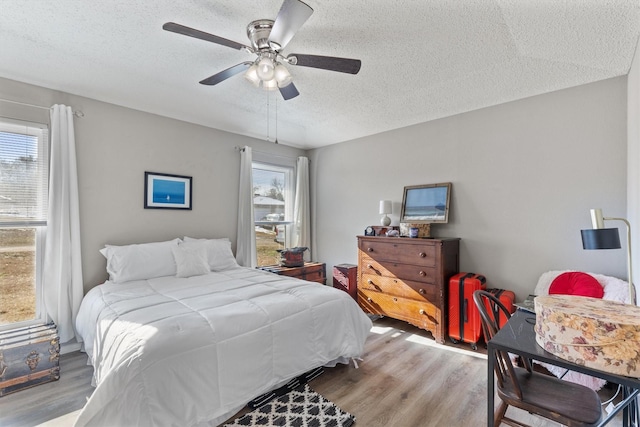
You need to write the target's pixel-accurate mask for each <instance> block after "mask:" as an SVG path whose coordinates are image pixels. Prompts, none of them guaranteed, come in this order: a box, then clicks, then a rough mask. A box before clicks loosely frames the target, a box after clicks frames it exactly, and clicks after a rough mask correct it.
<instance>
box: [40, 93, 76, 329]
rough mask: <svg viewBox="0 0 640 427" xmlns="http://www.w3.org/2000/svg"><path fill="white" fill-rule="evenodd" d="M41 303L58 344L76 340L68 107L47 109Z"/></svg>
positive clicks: (73, 148)
mask: <svg viewBox="0 0 640 427" xmlns="http://www.w3.org/2000/svg"><path fill="white" fill-rule="evenodd" d="M43 289H44V303H45V308H46V311H47V314H48V315H49V317H51V319H52V320H53V321H54V322H55V323H56V325H57V327H58V334H59V335H60V342H67V341H69V340H71V339H72V338H74V337H75V336H76V334H75V329H74V323H75V320H76V315H77V314H78V309H79V307H80V302H81V301H82V296H83V294H84V291H83V285H82V258H81V255H80V210H79V206H78V173H77V170H76V145H75V136H74V132H73V111H72V110H71V107H67V106H64V105H54V106H53V107H52V108H51V156H50V168H49V214H48V218H47V236H46V244H45V252H44V270H43Z"/></svg>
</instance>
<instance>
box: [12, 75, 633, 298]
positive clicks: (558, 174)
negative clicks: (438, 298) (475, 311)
mask: <svg viewBox="0 0 640 427" xmlns="http://www.w3.org/2000/svg"><path fill="white" fill-rule="evenodd" d="M626 82H627V79H626V77H621V78H616V79H611V80H607V81H603V82H598V83H594V84H590V85H585V86H580V87H577V88H572V89H567V90H563V91H558V92H554V93H550V94H546V95H540V96H537V97H532V98H528V99H524V100H520V101H516V102H511V103H507V104H503V105H499V106H495V107H491V108H486V109H482V110H478V111H473V112H470V113H466V114H461V115H458V116H454V117H449V118H445V119H441V120H436V121H433V122H429V123H424V124H420V125H415V126H411V127H407V128H403V129H398V130H395V131H391V132H386V133H382V134H378V135H373V136H370V137H366V138H362V139H358V140H354V141H350V142H346V143H342V144H336V145H332V146H328V147H324V148H322V149H317V150H312V151H311V152H310V153H309V154H310V158H311V177H312V180H311V181H312V212H313V215H312V221H313V226H314V231H315V232H314V233H313V234H314V239H315V241H316V242H315V243H316V247H315V251H314V255H313V257H314V259H315V260H320V261H323V262H326V263H327V267H328V272H329V273H330V272H331V267H332V266H333V265H336V264H340V263H345V262H351V263H355V262H356V260H357V251H356V238H355V236H356V235H358V234H361V233H362V232H363V230H364V228H365V227H366V226H367V225H371V224H378V222H379V219H380V216H379V215H378V203H379V201H380V200H382V199H389V200H392V201H393V210H394V211H393V214H392V219H393V223H394V224H397V223H398V217H399V211H400V202H401V200H402V190H403V187H404V186H405V185H414V184H427V183H435V182H443V181H451V182H452V183H453V194H452V201H451V203H452V204H451V216H450V223H449V224H447V225H444V224H438V225H434V227H433V234H434V235H436V236H456V237H460V238H461V239H462V241H461V251H462V254H461V268H462V269H463V270H468V271H476V272H480V273H484V274H485V275H487V277H488V278H489V281H490V285H492V286H498V287H505V288H510V289H513V290H515V291H516V292H517V294H518V297H519V298H522V297H523V296H524V295H526V294H527V293H529V292H531V291H532V290H533V287H534V286H535V283H536V280H537V278H538V276H539V275H540V274H541V273H543V272H544V271H547V270H551V269H578V270H586V271H593V272H599V273H604V274H612V275H615V276H618V277H622V278H625V276H626V260H625V256H624V251H615V250H614V251H583V250H582V249H581V243H580V232H579V230H580V229H581V228H588V227H589V226H590V222H589V209H590V208H592V207H600V208H602V209H603V210H604V213H605V215H607V216H625V214H626V188H627V187H626V179H627V178H626V177H627V170H626V167H627V163H626V155H627V152H626V150H627V147H626V138H627V127H626V126H627V124H626V114H627V97H626V90H627V86H626ZM0 98H5V99H12V100H16V101H21V102H26V103H32V104H37V105H46V106H48V105H52V104H54V103H64V104H67V105H70V106H72V107H73V108H74V109H78V110H82V111H83V112H84V113H85V117H84V118H81V119H77V120H76V122H75V129H76V138H77V153H78V164H79V166H78V173H79V179H80V209H81V212H80V214H81V227H82V230H81V231H82V245H83V248H82V250H83V270H84V277H85V289H88V288H90V287H92V286H95V285H96V284H98V283H101V282H102V281H103V280H104V279H105V278H106V273H105V260H104V258H103V257H102V256H101V255H100V254H99V253H98V250H99V249H100V248H101V247H102V246H103V245H104V244H106V243H110V244H126V243H134V242H145V241H157V240H162V239H169V238H173V237H178V236H183V235H193V236H203V237H222V236H228V237H230V238H231V239H232V241H234V242H235V236H236V226H237V218H236V210H237V209H236V206H237V185H238V175H239V154H238V152H237V151H235V150H234V146H243V145H250V146H252V147H253V148H254V149H255V150H262V151H264V152H274V153H276V154H280V155H286V156H291V157H296V156H298V155H301V154H304V152H302V151H300V150H296V149H293V148H290V147H285V146H281V145H277V146H276V145H273V144H270V143H266V142H264V141H259V140H255V139H251V138H247V137H243V136H239V135H235V134H230V133H226V132H222V131H218V130H214V129H208V128H204V127H201V126H197V125H192V124H189V123H185V122H180V121H176V120H172V119H167V118H163V117H160V116H155V115H152V114H147V113H143V112H140V111H135V110H131V109H127V108H123V107H119V106H115V105H112V104H106V103H102V102H99V101H95V100H91V99H87V98H82V97H78V96H74V95H69V94H65V93H61V92H56V91H52V90H48V89H44V88H41V87H37V86H33V85H28V84H24V83H19V82H15V81H11V80H6V79H0ZM0 115H2V116H8V117H14V118H22V119H27V120H38V117H40V118H42V117H45V118H46V117H48V113H47V112H46V111H43V110H38V109H33V108H30V107H20V106H17V105H14V104H9V103H4V102H0ZM596 164H597V166H594V165H596ZM144 171H154V172H165V173H175V174H180V175H189V176H193V178H194V194H193V199H194V201H193V206H194V209H193V211H192V212H183V211H166V210H145V209H143V201H142V198H143V177H144Z"/></svg>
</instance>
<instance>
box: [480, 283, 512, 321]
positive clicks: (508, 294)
mask: <svg viewBox="0 0 640 427" xmlns="http://www.w3.org/2000/svg"><path fill="white" fill-rule="evenodd" d="M487 292H491V294H493V296H495V297H496V298H498V299H499V300H500V302H501V303H502V304H503V305H504V306H505V307H506V308H507V310H509V313H511V314H513V313H514V312H515V311H516V307H515V306H514V305H513V303H514V302H515V300H516V294H514V293H513V291H507V290H505V289H487ZM486 304H487V311H489V312H491V308H490V307H489V303H488V302H486ZM498 310H499V309H498V308H497V307H496V310H495V311H498ZM499 314H500V320H499V321H498V324H499V325H500V327H501V328H502V327H503V326H504V324H505V323H507V316H505V315H504V313H502V312H501V311H500V312H499ZM494 319H495V312H494Z"/></svg>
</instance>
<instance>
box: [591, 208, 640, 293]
mask: <svg viewBox="0 0 640 427" xmlns="http://www.w3.org/2000/svg"><path fill="white" fill-rule="evenodd" d="M605 221H622V222H624V223H625V224H626V226H627V280H628V281H629V282H628V283H629V302H630V304H635V298H634V294H635V292H634V287H633V276H632V274H631V226H630V225H629V221H627V220H626V219H624V218H606V217H603V216H602V209H591V225H592V227H593V228H592V229H590V230H580V232H581V233H582V247H583V249H620V248H621V247H622V246H621V245H620V234H619V233H618V229H617V228H604V222H605Z"/></svg>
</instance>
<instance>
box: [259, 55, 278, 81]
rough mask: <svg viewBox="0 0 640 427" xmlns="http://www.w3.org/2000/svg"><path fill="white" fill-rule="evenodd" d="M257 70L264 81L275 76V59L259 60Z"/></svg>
mask: <svg viewBox="0 0 640 427" xmlns="http://www.w3.org/2000/svg"><path fill="white" fill-rule="evenodd" d="M257 72H258V77H259V78H260V80H262V81H268V80H271V79H272V78H273V75H274V74H275V72H274V66H273V61H272V60H271V58H262V59H261V60H260V61H259V62H258V70H257Z"/></svg>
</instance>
